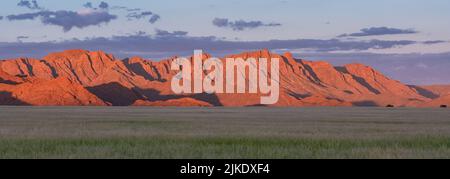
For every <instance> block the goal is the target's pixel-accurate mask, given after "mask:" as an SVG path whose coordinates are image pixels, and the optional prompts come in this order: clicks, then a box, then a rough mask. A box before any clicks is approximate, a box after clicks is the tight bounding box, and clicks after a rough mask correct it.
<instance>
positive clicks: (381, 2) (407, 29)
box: [0, 0, 450, 84]
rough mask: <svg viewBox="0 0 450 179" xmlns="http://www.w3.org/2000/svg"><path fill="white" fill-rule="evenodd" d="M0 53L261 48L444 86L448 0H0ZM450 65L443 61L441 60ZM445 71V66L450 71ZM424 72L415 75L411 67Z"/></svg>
mask: <svg viewBox="0 0 450 179" xmlns="http://www.w3.org/2000/svg"><path fill="white" fill-rule="evenodd" d="M0 5H1V7H2V11H0V59H7V58H17V57H34V58H41V57H43V56H44V55H46V54H48V53H50V52H54V51H61V50H65V49H71V48H83V49H88V50H104V51H106V52H108V53H112V54H114V55H116V56H117V57H119V58H126V57H131V56H142V57H145V58H151V59H161V58H166V57H170V56H176V55H189V54H192V53H193V50H194V49H203V50H205V51H207V52H209V53H212V54H213V55H217V56H220V55H224V54H228V53H238V52H241V51H247V50H257V49H262V48H268V49H270V50H272V51H274V52H280V53H281V52H284V51H291V52H293V53H294V55H295V56H296V57H298V58H306V57H307V58H308V59H311V60H326V61H330V62H331V63H333V64H336V65H341V64H344V63H355V62H357V63H364V64H368V65H372V66H374V67H375V68H377V69H378V70H380V71H382V72H383V73H386V74H388V75H389V76H390V77H392V78H396V79H399V80H401V81H402V82H405V83H410V84H443V83H445V84H447V83H448V84H450V72H448V71H450V70H446V69H448V68H450V64H449V63H448V61H450V33H449V32H450V21H449V20H448V19H450V10H449V7H450V1H448V0H377V1H373V0H245V1H243V0H189V1H186V0H164V1H157V0H127V1H123V0H98V1H97V0H87V1H75V0H70V1H61V0H3V1H2V2H0ZM446 65H448V66H446ZM447 67H448V68H447ZM418 72H420V73H422V74H423V73H425V77H420V76H418V77H413V76H414V75H417V73H418Z"/></svg>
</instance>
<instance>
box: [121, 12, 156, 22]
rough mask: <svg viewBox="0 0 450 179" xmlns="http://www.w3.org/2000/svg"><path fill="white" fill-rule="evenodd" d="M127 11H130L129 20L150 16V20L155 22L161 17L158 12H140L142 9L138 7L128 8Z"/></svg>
mask: <svg viewBox="0 0 450 179" xmlns="http://www.w3.org/2000/svg"><path fill="white" fill-rule="evenodd" d="M127 11H128V12H130V13H128V14H127V18H128V20H134V19H142V18H149V20H148V21H149V22H150V23H152V24H154V23H156V22H157V21H158V20H159V19H160V18H161V17H160V16H159V15H158V14H155V13H153V12H151V11H142V12H139V11H140V9H136V10H134V9H131V11H130V9H127Z"/></svg>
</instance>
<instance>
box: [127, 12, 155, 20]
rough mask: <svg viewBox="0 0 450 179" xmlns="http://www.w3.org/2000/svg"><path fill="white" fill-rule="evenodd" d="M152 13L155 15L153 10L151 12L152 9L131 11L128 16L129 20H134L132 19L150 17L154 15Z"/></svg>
mask: <svg viewBox="0 0 450 179" xmlns="http://www.w3.org/2000/svg"><path fill="white" fill-rule="evenodd" d="M152 15H153V12H150V11H144V12H131V13H129V14H127V18H128V19H129V20H132V19H142V18H145V17H149V16H152Z"/></svg>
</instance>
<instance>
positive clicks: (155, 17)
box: [148, 14, 161, 24]
mask: <svg viewBox="0 0 450 179" xmlns="http://www.w3.org/2000/svg"><path fill="white" fill-rule="evenodd" d="M159 19H161V17H160V16H159V15H158V14H154V15H153V16H152V17H151V18H150V19H149V20H148V21H149V22H150V23H152V24H154V23H155V22H156V21H158V20H159Z"/></svg>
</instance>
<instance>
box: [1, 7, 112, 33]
mask: <svg viewBox="0 0 450 179" xmlns="http://www.w3.org/2000/svg"><path fill="white" fill-rule="evenodd" d="M38 17H39V20H40V21H41V22H42V23H43V24H45V25H56V26H60V27H62V28H63V30H64V32H67V31H70V30H71V29H72V28H74V27H77V28H80V29H81V28H85V27H88V26H93V25H100V24H102V23H108V22H110V21H111V20H114V19H117V16H115V15H112V14H109V13H108V12H107V11H103V10H95V9H89V10H87V11H83V12H74V11H65V10H61V11H40V12H35V13H24V14H17V15H9V16H7V17H6V18H7V19H8V20H10V21H17V20H34V19H36V18H38Z"/></svg>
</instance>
